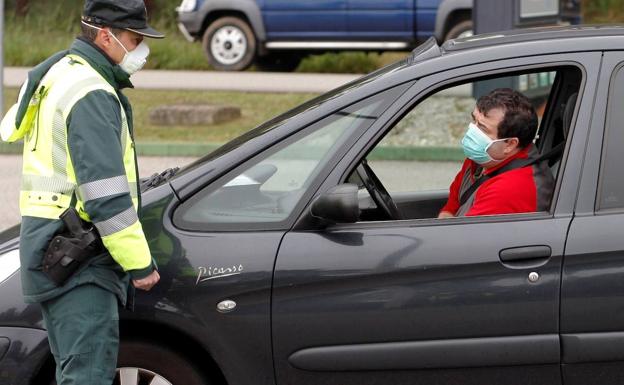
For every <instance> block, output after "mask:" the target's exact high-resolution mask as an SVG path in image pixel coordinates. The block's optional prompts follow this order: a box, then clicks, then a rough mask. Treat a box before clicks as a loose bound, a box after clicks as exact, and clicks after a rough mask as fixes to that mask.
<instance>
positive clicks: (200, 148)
mask: <svg viewBox="0 0 624 385" xmlns="http://www.w3.org/2000/svg"><path fill="white" fill-rule="evenodd" d="M220 146H221V143H148V142H146V143H137V155H141V156H165V157H166V156H180V157H182V156H185V157H199V156H204V155H207V154H208V153H210V152H212V151H214V150H216V149H217V148H219V147H220ZM22 149H23V144H22V143H2V142H0V154H21V153H22ZM464 158H465V156H464V153H463V151H462V150H461V148H459V147H379V148H377V149H375V152H374V153H373V154H371V155H370V156H369V158H368V159H369V160H396V161H422V162H427V161H428V162H450V161H462V160H464Z"/></svg>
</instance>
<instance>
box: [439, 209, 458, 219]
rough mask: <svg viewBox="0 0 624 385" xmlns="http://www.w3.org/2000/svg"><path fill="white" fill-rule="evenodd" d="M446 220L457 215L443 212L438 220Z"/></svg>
mask: <svg viewBox="0 0 624 385" xmlns="http://www.w3.org/2000/svg"><path fill="white" fill-rule="evenodd" d="M444 218H455V215H453V214H451V213H449V212H448V211H441V212H440V214H438V219H444Z"/></svg>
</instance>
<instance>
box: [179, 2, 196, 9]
mask: <svg viewBox="0 0 624 385" xmlns="http://www.w3.org/2000/svg"><path fill="white" fill-rule="evenodd" d="M196 6H197V0H183V1H182V4H180V6H179V7H178V12H193V11H194V10H195V7H196Z"/></svg>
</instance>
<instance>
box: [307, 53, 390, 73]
mask: <svg viewBox="0 0 624 385" xmlns="http://www.w3.org/2000/svg"><path fill="white" fill-rule="evenodd" d="M377 68H379V54H376V53H369V54H366V53H364V52H342V53H325V54H322V55H312V56H308V57H307V58H305V59H304V60H303V61H302V62H301V64H299V67H298V68H297V71H298V72H317V73H328V72H329V73H330V72H337V73H368V72H371V71H374V70H375V69H377Z"/></svg>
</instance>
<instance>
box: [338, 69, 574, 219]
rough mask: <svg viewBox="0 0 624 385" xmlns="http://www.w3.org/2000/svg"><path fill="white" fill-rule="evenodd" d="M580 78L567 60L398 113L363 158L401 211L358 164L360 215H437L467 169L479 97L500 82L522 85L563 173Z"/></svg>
mask: <svg viewBox="0 0 624 385" xmlns="http://www.w3.org/2000/svg"><path fill="white" fill-rule="evenodd" d="M581 81H582V74H581V71H580V69H578V68H577V67H574V66H562V67H554V68H544V69H537V70H536V69H532V70H527V71H525V72H515V73H511V74H506V75H497V76H496V77H488V78H481V79H474V80H472V81H470V82H465V83H462V84H457V85H454V86H452V87H450V88H445V89H442V90H438V91H434V92H433V93H432V94H430V95H429V96H427V97H426V98H424V99H422V100H420V101H418V102H417V103H416V104H415V105H414V106H413V107H412V108H411V109H410V110H409V111H408V112H407V113H406V114H404V115H403V116H402V117H401V118H400V119H399V120H397V121H396V123H395V124H394V125H393V126H392V128H391V129H390V130H389V131H388V132H387V133H386V135H385V136H384V137H383V138H382V139H381V140H380V141H379V142H378V143H377V144H376V145H375V146H374V147H373V148H372V149H371V150H370V151H369V152H368V153H367V155H366V157H365V158H363V159H362V161H364V162H365V163H366V164H367V166H368V168H369V169H370V171H371V172H372V173H373V174H374V176H375V177H376V179H378V181H379V183H381V184H382V185H383V187H382V189H385V190H387V193H388V194H389V196H390V197H391V199H392V201H393V202H394V204H395V205H396V208H397V209H398V212H399V215H398V217H399V218H389V215H387V213H385V212H384V211H387V210H383V207H382V208H380V207H379V206H380V205H379V202H377V201H376V200H375V199H374V198H375V194H374V193H373V194H371V193H370V191H369V190H370V188H367V187H366V186H365V185H366V183H363V181H362V178H361V175H360V174H361V172H358V170H357V168H356V169H354V170H353V172H352V173H351V174H350V175H349V177H348V179H347V180H346V182H350V183H356V184H358V185H359V186H360V191H359V199H360V210H361V217H360V219H361V220H362V221H371V220H388V219H427V218H436V217H437V216H438V214H439V212H440V210H441V209H442V207H443V206H444V205H445V203H446V202H447V199H448V197H449V187H450V185H451V183H452V182H453V180H454V178H455V177H456V175H457V174H458V172H459V171H460V169H461V168H462V164H463V161H464V159H465V155H464V152H463V150H462V147H461V141H462V138H463V136H464V134H465V133H466V131H467V129H468V125H469V123H470V122H471V120H472V117H471V113H472V112H473V109H474V108H475V105H476V102H477V99H478V98H479V97H481V96H482V95H486V94H488V93H489V92H490V91H491V90H493V89H497V88H511V89H514V90H516V91H519V92H521V93H522V94H524V95H525V96H526V97H527V98H528V99H529V101H530V102H531V104H532V105H533V107H534V108H535V110H536V113H537V116H538V130H537V135H536V136H535V138H534V140H533V145H534V147H535V149H536V150H537V151H538V153H539V154H548V153H549V152H553V155H549V159H547V160H546V162H547V163H548V168H549V169H550V173H552V175H553V177H554V178H556V177H557V175H558V174H559V172H558V171H559V168H560V166H561V159H562V155H563V149H564V145H565V142H566V140H567V138H568V137H569V132H570V129H571V126H572V117H573V113H574V111H575V106H576V104H577V102H578V99H579V98H578V92H579V89H580V85H581ZM555 152H556V154H554V153H555ZM359 164H362V162H360V163H359ZM382 206H383V204H382Z"/></svg>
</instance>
